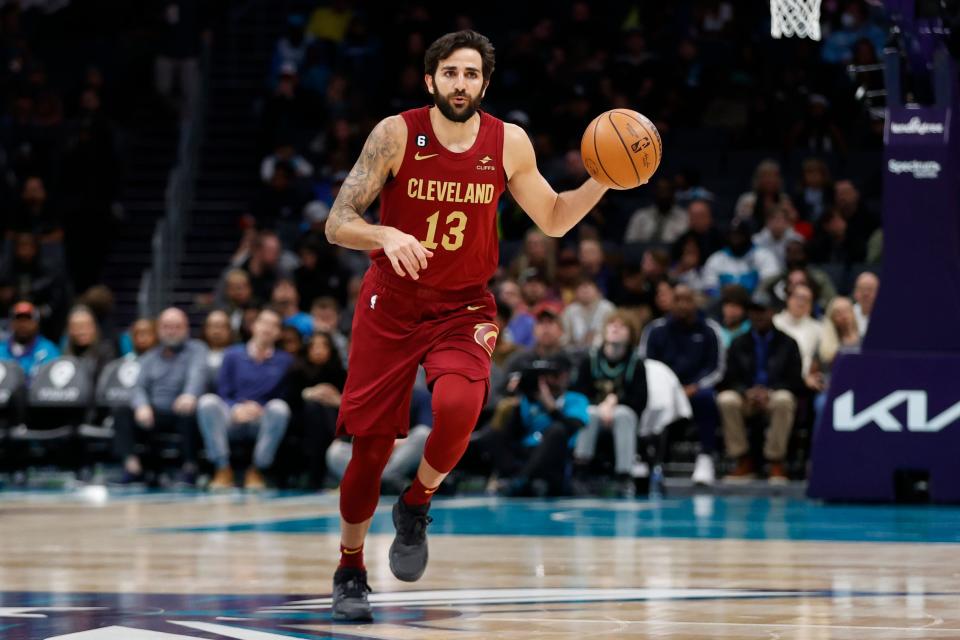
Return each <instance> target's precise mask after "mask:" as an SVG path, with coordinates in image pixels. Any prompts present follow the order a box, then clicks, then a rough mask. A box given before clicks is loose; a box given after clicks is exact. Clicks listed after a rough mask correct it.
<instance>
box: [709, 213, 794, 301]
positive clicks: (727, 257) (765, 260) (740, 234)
mask: <svg viewBox="0 0 960 640" xmlns="http://www.w3.org/2000/svg"><path fill="white" fill-rule="evenodd" d="M728 241H729V246H728V247H727V248H725V249H721V250H720V251H717V252H716V253H715V254H713V255H712V256H710V258H709V259H707V263H706V264H705V265H704V266H703V285H704V292H705V293H706V294H707V295H709V296H716V295H717V294H719V292H720V289H721V288H722V287H724V286H726V285H728V284H739V285H740V286H742V287H743V288H744V289H746V290H747V291H748V292H751V293H752V292H753V291H754V289H756V288H757V287H758V285H759V284H760V282H761V281H762V280H765V279H767V278H773V277H775V276H777V275H778V274H779V273H780V267H779V265H778V264H777V258H776V256H774V255H773V254H772V253H770V252H769V251H768V250H766V249H763V248H758V247H754V246H753V244H752V243H751V242H750V235H749V224H748V223H746V222H743V221H740V222H735V223H734V225H733V226H732V227H731V228H730V234H729V236H728Z"/></svg>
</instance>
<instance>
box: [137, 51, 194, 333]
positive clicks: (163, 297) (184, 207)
mask: <svg viewBox="0 0 960 640" xmlns="http://www.w3.org/2000/svg"><path fill="white" fill-rule="evenodd" d="M209 75H210V47H209V46H207V45H205V46H204V47H203V50H202V52H201V54H200V87H199V89H198V92H197V99H196V101H195V103H194V104H193V108H192V111H191V113H188V114H185V117H184V118H183V119H182V120H181V122H180V136H179V142H178V145H177V164H176V165H174V167H173V169H171V170H170V175H169V178H168V179H167V187H166V189H165V192H164V201H165V205H164V216H163V217H162V218H160V220H158V221H157V225H156V227H154V230H153V236H152V237H151V242H150V248H151V253H152V255H151V259H150V268H149V269H148V270H147V272H146V273H145V275H144V277H143V279H142V280H141V285H140V291H139V293H138V295H137V302H138V305H137V306H138V307H139V312H140V315H142V316H149V317H153V316H156V315H157V314H158V313H160V311H161V310H163V309H165V308H166V307H169V306H171V304H172V302H173V295H172V294H173V289H174V287H175V286H176V283H177V280H178V278H179V276H180V263H181V262H182V260H183V253H184V246H185V244H186V234H187V231H188V230H189V229H190V224H191V213H192V211H193V199H194V191H195V185H196V182H197V172H198V168H199V164H200V144H201V142H202V141H203V129H204V120H205V116H206V107H207V97H208V95H207V94H208V91H209Z"/></svg>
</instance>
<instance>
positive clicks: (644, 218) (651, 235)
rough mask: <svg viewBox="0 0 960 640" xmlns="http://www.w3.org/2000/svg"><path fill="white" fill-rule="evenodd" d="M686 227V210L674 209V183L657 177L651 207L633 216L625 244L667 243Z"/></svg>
mask: <svg viewBox="0 0 960 640" xmlns="http://www.w3.org/2000/svg"><path fill="white" fill-rule="evenodd" d="M688 227H689V219H688V217H687V211H686V209H683V208H681V207H679V206H677V203H676V199H675V197H674V190H673V183H672V182H671V181H670V179H669V178H659V179H657V181H656V183H655V186H654V195H653V204H652V205H650V206H648V207H644V208H642V209H638V210H637V211H635V212H634V213H633V215H632V216H631V217H630V222H629V223H628V224H627V233H626V236H625V237H624V241H625V242H653V243H657V244H670V243H672V242H675V241H676V240H677V238H679V237H680V236H681V235H683V234H684V233H685V232H686V230H687V228H688Z"/></svg>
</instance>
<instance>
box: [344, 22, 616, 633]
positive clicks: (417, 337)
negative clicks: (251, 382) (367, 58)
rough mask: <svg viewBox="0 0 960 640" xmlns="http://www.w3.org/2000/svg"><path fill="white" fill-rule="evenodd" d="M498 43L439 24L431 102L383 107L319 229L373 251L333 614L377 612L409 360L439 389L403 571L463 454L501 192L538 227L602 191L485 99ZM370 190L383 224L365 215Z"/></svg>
mask: <svg viewBox="0 0 960 640" xmlns="http://www.w3.org/2000/svg"><path fill="white" fill-rule="evenodd" d="M493 67H494V52H493V46H492V45H491V44H490V41H489V40H488V39H487V38H486V37H484V36H482V35H480V34H479V33H476V32H474V31H459V32H456V33H449V34H447V35H445V36H443V37H441V38H440V39H438V40H437V41H436V42H434V43H433V44H432V45H430V48H429V49H428V50H427V52H426V55H425V56H424V71H425V78H424V80H425V82H426V86H427V90H428V91H429V92H430V94H431V95H432V96H433V100H434V104H435V106H434V107H423V108H420V109H413V110H411V111H406V112H404V113H401V114H400V115H395V116H391V117H388V118H386V119H384V120H382V121H381V122H380V123H379V124H377V126H376V127H375V128H374V129H373V131H372V132H371V133H370V136H369V137H368V138H367V141H366V143H365V144H364V147H363V150H362V151H361V153H360V158H359V159H358V160H357V163H356V164H355V165H354V167H353V170H352V171H351V172H350V175H349V176H348V177H347V179H346V180H345V181H344V183H343V186H342V187H341V189H340V193H339V195H338V196H337V199H336V202H334V204H333V208H332V210H331V211H330V216H329V219H328V220H327V224H326V235H327V239H328V240H329V241H330V242H331V243H334V244H339V245H341V246H343V247H347V248H349V249H360V250H371V251H372V254H371V259H372V263H373V264H372V266H371V267H370V269H369V270H368V271H367V273H366V275H365V276H364V279H363V284H362V286H361V289H360V295H359V297H358V299H357V306H356V311H355V315H354V319H353V337H352V347H351V349H350V357H349V367H348V374H347V382H346V387H345V389H344V392H343V398H342V402H341V406H340V414H339V417H338V420H337V431H338V435H343V434H349V435H351V436H353V457H352V458H351V460H350V464H349V466H348V467H347V470H346V472H345V474H344V477H343V481H342V483H341V485H340V515H341V538H340V565H339V567H338V569H337V571H336V573H335V574H334V577H333V617H334V619H336V620H347V621H366V620H371V619H372V613H371V609H370V605H369V603H368V601H367V592H368V591H369V590H370V588H369V587H368V586H367V579H366V575H367V574H366V569H365V568H364V564H363V542H364V538H365V537H366V534H367V530H368V528H369V527H370V521H371V519H372V517H373V513H374V510H375V509H376V506H377V501H378V499H379V495H380V476H381V473H382V472H383V469H384V466H385V465H386V463H387V460H388V459H389V457H390V452H391V450H392V448H393V443H394V439H395V438H396V437H404V436H405V435H406V434H407V430H408V429H409V424H408V422H409V415H410V410H409V404H410V397H411V392H412V387H413V383H414V379H415V376H416V373H417V367H418V365H421V364H422V365H423V366H424V368H425V369H426V371H427V382H428V384H429V385H430V386H431V387H432V390H433V414H434V423H433V431H432V432H431V434H430V437H429V438H428V439H427V443H426V447H425V450H424V453H423V458H422V459H421V461H420V467H419V470H418V471H417V476H416V478H415V479H414V481H413V484H412V485H411V486H410V487H408V488H407V489H406V490H405V491H404V492H403V493H402V494H401V496H400V498H399V500H398V501H397V503H396V504H395V505H394V507H393V523H394V526H395V527H396V537H395V539H394V541H393V544H392V545H391V547H390V569H391V571H393V574H394V575H395V576H396V577H397V578H398V579H399V580H404V581H409V582H413V581H415V580H418V579H419V578H420V576H421V575H423V572H424V570H425V569H426V566H427V541H426V527H427V525H428V524H429V523H430V521H431V519H430V518H429V517H428V516H427V511H428V509H429V508H430V498H431V496H432V495H433V493H434V492H435V491H436V490H437V488H438V487H439V486H440V483H441V482H442V481H443V479H444V478H445V477H446V476H447V474H448V473H450V471H451V470H452V469H453V467H454V466H455V465H456V464H457V461H458V460H459V459H460V457H461V456H462V455H463V453H464V451H465V449H466V447H467V442H468V441H469V439H470V433H471V431H472V430H473V427H474V425H475V423H476V421H477V418H478V416H479V415H480V409H481V407H483V405H484V402H485V400H486V396H487V392H488V386H489V378H490V357H491V354H492V353H493V348H494V345H495V343H496V340H497V335H498V329H497V326H496V325H495V324H494V322H493V320H494V314H495V311H496V309H495V304H494V299H493V295H491V294H490V292H489V291H487V290H486V283H487V281H488V280H489V279H490V278H491V276H492V275H493V273H494V271H495V270H496V268H497V257H498V244H497V224H496V217H497V213H496V212H497V200H498V199H499V197H500V194H501V193H503V190H504V189H506V188H509V189H510V193H511V195H512V196H513V198H514V199H515V200H516V201H517V203H518V204H519V205H520V206H521V207H522V208H523V210H524V211H526V212H527V214H528V215H529V216H530V217H531V218H532V219H533V221H534V222H535V223H536V224H537V226H538V227H540V229H542V230H543V231H544V232H545V233H547V234H548V235H550V236H554V237H560V236H562V235H563V234H565V233H566V232H567V231H569V230H570V229H571V228H572V227H573V226H574V225H575V224H577V223H578V222H579V221H580V220H581V218H583V217H584V216H585V215H586V214H587V212H588V211H590V210H591V209H592V208H593V207H594V205H596V203H597V201H598V200H600V197H601V196H602V195H603V194H604V192H605V191H606V187H604V186H602V185H601V184H600V183H598V182H596V181H594V180H593V179H592V178H589V179H587V181H586V182H585V183H584V184H583V185H581V186H580V187H579V188H578V189H576V190H574V191H565V192H563V193H560V194H557V193H556V192H555V191H554V190H553V189H552V188H551V187H550V185H549V184H548V183H547V181H546V180H545V179H544V178H543V176H542V175H540V172H539V171H538V170H537V164H536V158H535V156H534V152H533V146H532V145H531V144H530V140H529V139H528V138H527V135H526V133H524V131H523V130H522V129H520V128H519V127H517V126H514V125H511V124H505V123H504V122H502V121H500V120H498V119H496V118H494V117H492V116H490V115H489V114H487V113H484V112H482V111H480V110H479V106H480V101H481V100H482V98H483V96H484V93H485V92H486V89H487V86H488V85H489V83H490V75H491V74H492V73H493ZM378 194H379V195H380V202H381V210H380V220H381V224H379V225H371V224H368V223H367V222H366V221H365V220H363V219H362V218H361V215H362V214H363V212H364V211H365V210H366V209H367V207H368V206H370V204H371V203H372V202H373V201H374V199H375V198H376V197H377V195H378Z"/></svg>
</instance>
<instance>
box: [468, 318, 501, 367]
mask: <svg viewBox="0 0 960 640" xmlns="http://www.w3.org/2000/svg"><path fill="white" fill-rule="evenodd" d="M473 328H474V332H473V339H474V340H476V341H477V344H479V345H480V346H481V347H483V349H484V350H485V351H486V352H487V353H488V354H489V355H490V357H491V358H492V357H493V349H494V347H496V346H497V336H499V335H500V329H498V328H497V325H495V324H493V323H492V322H481V323H480V324H475V325H473Z"/></svg>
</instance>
